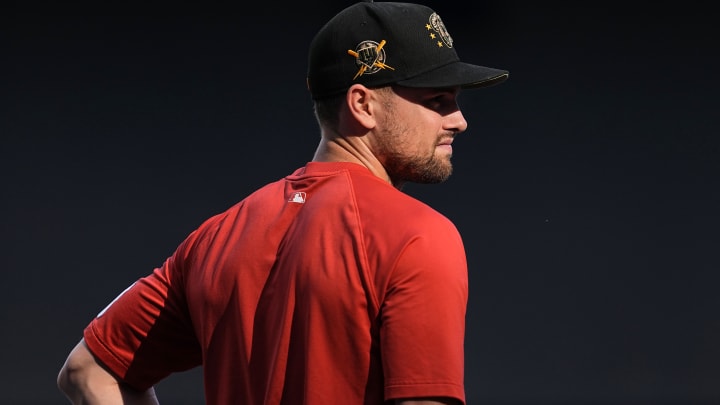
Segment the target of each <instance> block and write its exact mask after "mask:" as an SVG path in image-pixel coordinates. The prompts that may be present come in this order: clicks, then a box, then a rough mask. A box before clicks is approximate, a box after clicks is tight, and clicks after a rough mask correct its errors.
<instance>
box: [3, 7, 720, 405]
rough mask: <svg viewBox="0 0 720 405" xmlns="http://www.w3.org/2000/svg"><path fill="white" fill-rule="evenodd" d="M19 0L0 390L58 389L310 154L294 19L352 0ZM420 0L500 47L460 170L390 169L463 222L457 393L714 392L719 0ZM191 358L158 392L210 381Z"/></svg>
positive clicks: (719, 329)
mask: <svg viewBox="0 0 720 405" xmlns="http://www.w3.org/2000/svg"><path fill="white" fill-rule="evenodd" d="M271 3H272V4H271ZM18 4H22V5H23V8H22V9H20V8H19V7H18V5H17V4H12V5H11V6H10V8H9V10H10V12H9V13H7V14H5V16H4V17H3V20H2V21H3V24H2V26H1V27H0V35H1V36H2V41H0V47H1V48H0V49H2V55H3V57H2V59H3V62H2V67H1V68H0V69H2V70H0V72H1V73H2V79H1V80H0V85H1V86H2V88H0V103H1V104H0V114H1V116H0V134H1V135H2V137H1V141H0V142H1V143H0V145H2V147H1V148H0V173H1V174H0V176H2V177H1V178H2V200H1V201H2V206H0V207H1V208H2V209H1V210H0V225H1V226H2V228H1V229H2V244H1V246H2V251H1V252H2V254H1V255H0V260H2V261H1V262H0V269H1V271H2V278H1V280H2V281H1V284H0V317H1V318H0V324H1V325H2V332H0V347H2V350H1V351H0V364H2V366H3V367H2V371H0V403H3V404H5V403H7V404H51V403H57V404H60V403H65V402H64V399H63V397H62V396H61V394H60V393H59V392H58V391H57V389H56V388H55V377H56V374H57V371H58V370H59V368H60V366H61V365H62V363H63V361H64V359H65V356H66V355H67V353H68V352H69V350H70V349H71V348H72V346H73V345H74V344H75V343H76V342H77V341H78V340H79V338H80V337H81V331H82V329H83V328H84V326H85V325H86V324H87V323H88V322H89V321H90V319H91V318H92V317H93V316H94V315H95V314H96V313H97V312H98V311H99V310H100V309H102V308H103V307H104V306H105V305H106V304H107V303H108V302H109V301H110V300H111V299H112V298H114V297H115V295H117V294H118V293H119V292H120V291H122V290H123V289H124V288H125V287H126V286H127V285H128V284H130V283H131V282H132V281H134V280H135V279H136V278H138V277H140V276H143V275H145V274H146V273H148V272H149V271H150V270H152V268H153V267H154V266H156V265H159V264H160V263H161V262H162V261H163V260H164V259H165V258H166V257H167V256H168V255H169V254H171V253H172V251H173V250H174V248H175V246H176V245H177V244H178V243H179V242H180V241H181V240H182V239H183V238H184V237H185V236H186V235H187V234H188V233H189V232H190V231H191V230H192V229H194V228H195V227H196V226H197V225H199V223H200V222H201V221H202V220H204V219H205V218H207V217H209V216H210V215H213V214H215V213H218V212H220V211H222V210H224V209H225V208H227V207H228V206H229V205H231V204H233V203H234V202H236V201H238V200H239V199H241V198H243V197H244V196H245V195H247V194H248V193H249V192H250V191H252V190H253V189H255V188H256V187H259V186H260V185H262V184H264V183H266V182H269V181H272V180H275V179H277V178H279V177H281V176H283V175H285V174H287V173H289V172H290V171H292V170H293V169H295V168H297V167H299V166H301V165H303V164H304V163H305V162H306V161H307V160H309V159H310V158H311V156H312V153H313V152H314V149H315V145H316V144H317V141H318V138H319V133H318V130H317V129H316V125H315V121H314V118H313V116H312V112H311V102H310V98H309V96H308V94H307V92H306V89H305V66H306V65H305V55H306V51H307V45H308V43H309V41H310V39H311V36H312V35H313V34H314V32H315V31H316V30H317V29H318V28H319V27H320V25H321V24H322V23H323V22H324V21H325V20H326V19H327V18H329V17H330V16H332V15H333V14H334V13H335V12H337V11H339V9H340V8H342V7H344V6H346V5H349V4H350V2H347V1H332V2H331V1H325V2H312V1H308V2H303V3H293V4H282V3H276V2H263V3H262V4H247V5H246V6H241V5H237V4H236V5H234V6H227V5H224V6H213V5H211V4H210V3H208V4H206V5H204V6H198V5H190V4H179V3H172V4H170V3H168V4H160V3H145V4H142V5H137V4H134V5H130V4H129V3H119V2H118V3H117V4H115V3H103V4H102V5H96V6H95V8H88V7H85V6H84V7H82V8H81V7H77V8H73V7H70V6H68V5H67V4H62V5H60V6H58V5H55V6H52V5H50V6H48V4H40V3H32V2H30V3H27V2H26V3H18ZM53 4H54V3H53ZM426 4H428V5H430V6H432V7H433V8H434V9H435V10H436V11H438V12H439V14H440V15H441V17H442V18H443V20H444V22H445V24H446V25H447V27H448V29H449V31H450V33H451V34H452V36H453V38H454V40H455V44H456V48H457V49H458V52H459V54H460V56H461V57H462V58H463V59H465V60H467V61H471V62H474V63H478V64H484V65H487V66H493V67H499V68H506V69H508V70H510V71H511V77H510V80H508V81H507V82H506V83H505V84H503V85H501V86H497V87H493V88H488V89H484V90H480V91H473V92H466V93H463V95H462V98H461V103H462V106H463V107H464V111H465V115H466V118H467V119H468V121H469V123H470V127H469V129H468V131H467V133H466V134H464V135H461V136H460V137H459V138H458V139H457V142H456V143H455V144H454V146H455V157H454V162H455V167H456V171H455V174H454V175H453V176H452V178H451V179H450V180H449V181H447V182H446V183H444V184H441V185H432V186H421V185H409V186H408V187H407V188H406V189H405V191H406V192H408V193H409V194H412V195H415V196H417V197H418V198H419V199H421V200H423V201H426V202H427V203H429V204H430V205H432V206H434V207H436V208H437V209H438V210H439V211H441V212H442V213H444V214H445V215H447V216H448V217H450V218H451V219H452V220H453V221H454V222H455V223H456V224H457V226H458V228H459V230H460V232H461V233H462V234H463V237H464V239H465V241H466V247H467V251H468V261H469V265H470V293H471V298H470V306H469V309H468V318H467V319H468V331H467V348H466V351H467V367H466V370H467V372H466V380H467V396H468V402H469V403H470V404H483V403H485V404H518V405H520V404H523V405H524V404H528V405H529V404H623V405H624V404H717V403H720V315H719V312H718V310H719V309H720V294H718V282H720V276H719V275H718V271H719V270H720V258H719V255H720V253H719V252H720V250H719V249H718V243H719V242H720V236H719V235H718V232H719V231H718V230H719V229H720V215H719V214H718V207H719V204H720V188H719V187H718V174H720V163H719V160H720V159H719V157H720V156H719V154H720V139H719V135H720V133H719V132H720V131H719V130H720V119H719V118H718V107H719V103H718V90H720V83H719V80H718V76H719V74H720V70H719V68H720V63H718V44H717V41H716V35H714V32H713V31H714V26H715V25H716V24H717V17H718V15H717V14H716V13H714V12H712V11H711V10H710V8H709V7H710V6H709V4H711V3H709V2H708V3H702V2H696V3H693V2H655V3H645V2H640V3H638V4H633V3H630V5H628V4H624V3H621V2H610V3H608V2H574V3H569V2H550V3H548V2H529V1H527V2H518V1H503V2H484V1H479V2H470V3H469V4H468V3H467V2H451V1H439V0H438V1H432V2H427V3H426ZM702 4H708V6H706V7H704V8H703V7H699V5H702ZM28 6H30V7H28ZM243 7H248V9H244V8H243ZM389 231H391V230H389ZM199 376H200V374H199V373H198V372H197V371H192V372H188V373H184V374H180V375H177V376H173V377H171V378H170V379H169V380H167V381H165V382H163V383H161V384H160V385H159V386H158V387H157V390H158V393H159V396H160V398H161V399H162V400H164V401H165V403H168V404H181V403H186V404H199V403H202V391H201V387H200V377H199Z"/></svg>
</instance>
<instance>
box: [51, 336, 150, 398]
mask: <svg viewBox="0 0 720 405" xmlns="http://www.w3.org/2000/svg"><path fill="white" fill-rule="evenodd" d="M57 385H58V388H59V389H60V390H61V391H62V392H63V393H64V394H65V396H67V398H68V399H69V400H70V402H72V403H73V404H80V403H82V404H96V403H97V404H99V403H103V404H138V405H155V404H157V399H156V397H155V391H154V389H152V388H150V389H148V390H145V391H136V390H134V389H132V388H130V387H128V386H126V385H124V384H123V383H122V382H121V381H120V380H119V379H118V378H116V377H115V376H114V375H113V374H112V373H110V372H109V371H108V370H107V369H106V368H105V366H104V365H103V364H102V363H100V362H99V361H98V360H97V358H96V357H95V356H93V354H92V353H91V352H90V350H89V349H88V347H87V345H86V344H85V340H84V339H82V340H80V342H79V343H78V344H77V345H76V346H75V347H74V348H73V349H72V351H71V352H70V354H69V355H68V357H67V359H66V360H65V363H64V364H63V366H62V368H61V369H60V373H59V374H58V377H57Z"/></svg>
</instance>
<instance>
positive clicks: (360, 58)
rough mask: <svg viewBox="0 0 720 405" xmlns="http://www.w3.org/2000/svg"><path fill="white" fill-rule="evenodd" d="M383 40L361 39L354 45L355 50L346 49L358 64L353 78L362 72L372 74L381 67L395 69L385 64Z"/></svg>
mask: <svg viewBox="0 0 720 405" xmlns="http://www.w3.org/2000/svg"><path fill="white" fill-rule="evenodd" d="M383 46H385V40H384V39H383V40H382V41H380V42H379V43H378V42H375V41H369V40H368V41H362V42H360V43H359V44H358V46H356V47H355V50H354V51H353V50H352V49H348V54H349V55H351V56H354V57H355V64H357V65H358V66H359V69H358V72H357V73H356V74H355V77H353V80H355V79H357V78H358V77H360V76H362V75H364V74H373V73H377V72H379V71H380V70H381V69H390V70H395V69H393V68H392V67H391V66H388V65H386V64H385V59H386V56H385V50H384V49H383Z"/></svg>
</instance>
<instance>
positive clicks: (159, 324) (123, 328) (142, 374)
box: [84, 234, 202, 390]
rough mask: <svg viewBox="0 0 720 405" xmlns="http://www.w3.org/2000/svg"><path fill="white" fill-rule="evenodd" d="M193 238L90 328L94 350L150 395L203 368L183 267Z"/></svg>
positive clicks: (89, 340) (86, 334) (90, 345)
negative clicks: (174, 377)
mask: <svg viewBox="0 0 720 405" xmlns="http://www.w3.org/2000/svg"><path fill="white" fill-rule="evenodd" d="M193 236H194V234H193V235H191V236H190V237H189V238H188V239H187V240H186V241H185V242H184V243H183V244H181V245H180V247H179V248H178V250H177V251H176V252H175V253H174V254H173V255H172V256H171V257H170V258H168V259H167V260H166V261H165V262H164V263H163V265H162V266H161V267H159V268H156V269H155V270H154V271H153V272H152V273H151V274H149V275H148V276H146V277H143V278H141V279H139V280H137V281H136V282H135V283H133V284H132V285H131V286H130V287H128V288H127V289H126V290H125V291H123V292H122V293H121V294H120V295H119V296H118V297H117V298H116V299H115V300H114V301H113V302H111V303H110V304H109V305H108V306H107V307H106V308H105V309H104V310H103V311H101V312H100V313H99V314H98V315H97V317H96V318H95V319H93V320H92V321H91V322H90V324H89V325H88V326H87V327H86V328H85V331H84V338H85V341H86V343H87V345H88V348H89V349H90V351H91V352H92V353H93V354H94V355H95V356H96V357H97V358H98V359H99V361H100V362H102V363H103V364H104V365H105V366H107V367H108V368H109V369H110V371H112V372H113V373H114V374H115V375H116V376H117V377H119V378H120V379H121V380H123V381H124V382H126V383H128V384H129V385H131V386H133V387H135V388H137V389H140V390H144V389H147V388H149V387H151V386H153V385H154V384H156V383H157V382H159V381H160V380H161V379H162V378H164V377H166V376H168V375H169V374H170V373H173V372H177V371H184V370H187V369H190V368H193V367H195V366H198V365H200V363H201V357H202V356H201V350H200V346H199V344H198V342H197V339H196V337H195V334H194V330H193V327H192V323H191V321H190V319H189V315H188V309H187V304H186V300H185V294H184V288H185V287H184V282H183V268H184V262H185V260H188V258H189V256H190V254H189V251H188V249H189V248H190V246H191V241H192V239H193Z"/></svg>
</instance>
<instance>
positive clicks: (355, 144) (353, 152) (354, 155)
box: [313, 134, 401, 189]
mask: <svg viewBox="0 0 720 405" xmlns="http://www.w3.org/2000/svg"><path fill="white" fill-rule="evenodd" d="M313 162H353V163H358V164H361V165H363V166H365V167H367V168H368V170H370V172H371V173H373V174H374V175H375V176H377V177H379V178H381V179H383V180H385V181H387V182H388V183H390V184H392V185H393V186H394V187H396V188H398V189H400V187H401V185H400V184H395V183H394V182H393V181H392V179H390V176H389V175H388V173H387V171H385V167H384V166H383V165H382V163H380V161H379V160H378V159H377V157H375V155H374V154H373V153H372V151H371V150H370V148H369V146H368V145H367V143H366V142H364V141H363V137H361V136H354V137H342V136H332V137H328V136H325V134H323V137H322V139H321V140H320V144H319V145H318V147H317V149H316V150H315V155H314V156H313Z"/></svg>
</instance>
